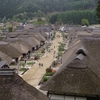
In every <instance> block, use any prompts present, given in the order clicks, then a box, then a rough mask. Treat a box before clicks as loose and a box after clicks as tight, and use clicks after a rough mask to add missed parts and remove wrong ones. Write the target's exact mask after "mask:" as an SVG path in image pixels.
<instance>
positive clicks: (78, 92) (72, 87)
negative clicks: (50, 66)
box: [40, 29, 100, 100]
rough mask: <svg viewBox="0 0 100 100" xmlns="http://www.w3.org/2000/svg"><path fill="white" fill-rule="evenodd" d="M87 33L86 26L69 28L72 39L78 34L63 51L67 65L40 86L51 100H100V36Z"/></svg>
mask: <svg viewBox="0 0 100 100" xmlns="http://www.w3.org/2000/svg"><path fill="white" fill-rule="evenodd" d="M81 32H84V33H81ZM86 33H87V37H88V34H90V33H88V32H86V31H83V30H82V31H80V30H79V31H78V30H77V31H76V30H75V29H73V30H71V31H69V33H68V36H69V39H70V38H73V37H76V38H73V39H71V41H70V42H69V45H68V50H67V51H66V52H65V53H64V54H63V55H62V61H63V65H62V66H61V67H60V69H59V70H58V71H57V72H56V73H55V74H54V75H53V76H52V77H51V78H50V79H49V80H48V81H47V82H46V83H45V84H44V85H43V86H41V88H40V89H41V90H44V91H48V93H47V96H48V97H49V98H50V100H100V39H99V38H100V37H97V38H98V39H88V38H87V39H86ZM95 34H98V35H99V32H98V33H94V35H95ZM78 35H80V36H81V35H82V36H84V35H85V38H79V37H78ZM95 38H96V37H95Z"/></svg>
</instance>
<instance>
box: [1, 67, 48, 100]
mask: <svg viewBox="0 0 100 100" xmlns="http://www.w3.org/2000/svg"><path fill="white" fill-rule="evenodd" d="M0 71H3V72H4V70H1V69H0ZM0 91H1V92H0V99H1V100H49V99H48V98H47V97H46V96H45V95H44V94H43V93H41V92H40V91H38V90H37V89H36V88H34V87H33V86H31V85H29V84H28V83H26V82H25V81H24V80H23V79H22V78H21V77H20V76H18V75H17V74H15V73H14V74H12V75H9V70H8V75H0Z"/></svg>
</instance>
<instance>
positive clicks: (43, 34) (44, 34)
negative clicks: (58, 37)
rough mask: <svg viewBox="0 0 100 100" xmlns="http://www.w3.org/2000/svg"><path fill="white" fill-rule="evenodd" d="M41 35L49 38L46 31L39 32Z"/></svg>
mask: <svg viewBox="0 0 100 100" xmlns="http://www.w3.org/2000/svg"><path fill="white" fill-rule="evenodd" d="M40 34H41V35H42V36H43V37H45V38H47V39H48V38H49V35H47V34H46V33H40Z"/></svg>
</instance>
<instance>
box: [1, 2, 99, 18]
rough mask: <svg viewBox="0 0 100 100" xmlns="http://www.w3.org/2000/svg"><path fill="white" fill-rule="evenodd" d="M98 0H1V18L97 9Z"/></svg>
mask: <svg viewBox="0 0 100 100" xmlns="http://www.w3.org/2000/svg"><path fill="white" fill-rule="evenodd" d="M97 2H98V0H0V18H3V17H4V16H6V17H7V18H11V17H12V16H13V15H16V14H18V13H24V12H26V13H29V14H31V15H32V14H33V15H36V14H37V13H38V12H40V13H43V14H46V13H50V12H55V11H57V12H61V11H68V10H86V9H95V8H96V6H97Z"/></svg>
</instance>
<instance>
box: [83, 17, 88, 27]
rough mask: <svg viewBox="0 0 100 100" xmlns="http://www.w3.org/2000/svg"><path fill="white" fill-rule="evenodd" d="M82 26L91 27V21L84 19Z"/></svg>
mask: <svg viewBox="0 0 100 100" xmlns="http://www.w3.org/2000/svg"><path fill="white" fill-rule="evenodd" d="M82 25H86V26H89V21H88V19H85V18H83V19H82Z"/></svg>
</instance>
